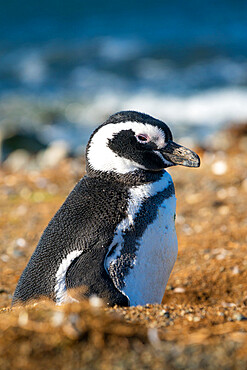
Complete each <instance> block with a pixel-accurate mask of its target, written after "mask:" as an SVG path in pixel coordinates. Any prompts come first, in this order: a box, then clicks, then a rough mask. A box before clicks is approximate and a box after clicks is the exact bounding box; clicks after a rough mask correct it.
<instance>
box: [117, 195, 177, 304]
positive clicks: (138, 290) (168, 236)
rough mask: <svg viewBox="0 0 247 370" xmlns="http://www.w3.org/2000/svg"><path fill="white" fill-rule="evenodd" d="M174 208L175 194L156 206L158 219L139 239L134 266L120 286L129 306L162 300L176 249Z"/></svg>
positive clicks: (174, 259)
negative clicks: (122, 285) (128, 301)
mask: <svg viewBox="0 0 247 370" xmlns="http://www.w3.org/2000/svg"><path fill="white" fill-rule="evenodd" d="M175 207H176V200H175V197H171V198H169V199H166V200H165V201H164V202H163V203H162V205H161V206H160V207H159V209H158V213H157V218H156V219H155V220H154V221H153V223H152V224H150V225H149V226H148V227H147V229H146V230H145V232H144V234H143V236H142V238H141V239H140V240H139V241H138V243H139V248H138V250H137V252H136V257H135V259H134V261H133V267H132V268H131V269H130V270H129V273H128V274H127V275H126V277H125V279H124V283H125V284H124V287H123V288H122V291H123V293H124V294H126V295H127V297H128V298H129V300H130V304H131V305H145V304H147V303H161V301H162V298H163V296H164V293H165V288H166V285H167V282H168V279H169V276H170V274H171V271H172V268H173V266H174V264H175V261H176V258H177V251H178V246H177V236H176V231H175V221H174V218H175V217H174V214H175Z"/></svg>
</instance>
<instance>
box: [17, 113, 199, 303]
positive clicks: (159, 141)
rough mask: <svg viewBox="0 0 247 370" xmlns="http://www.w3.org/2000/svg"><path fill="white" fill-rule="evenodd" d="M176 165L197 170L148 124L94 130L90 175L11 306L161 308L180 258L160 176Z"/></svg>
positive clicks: (125, 120)
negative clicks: (87, 303) (89, 303)
mask: <svg viewBox="0 0 247 370" xmlns="http://www.w3.org/2000/svg"><path fill="white" fill-rule="evenodd" d="M176 164H181V165H185V166H190V167H198V166H199V157H198V156H197V155H196V154H195V153H193V152H192V151H191V150H189V149H187V148H184V147H182V146H179V145H178V144H175V143H174V142H173V141H172V134H171V131H170V129H169V128H168V126H167V125H166V124H165V123H163V122H161V121H159V120H157V119H154V118H153V117H150V116H148V115H146V114H142V113H138V112H133V111H126V112H120V113H117V114H115V115H113V116H111V117H110V118H109V119H108V120H107V121H106V122H105V123H104V124H102V125H101V126H99V127H98V128H97V129H96V130H95V131H94V133H93V134H92V136H91V138H90V140H89V142H88V145H87V149H86V168H87V175H86V176H84V177H83V178H82V179H81V180H80V181H79V183H78V184H77V185H76V186H75V188H74V189H73V190H72V192H71V193H70V194H69V196H68V198H67V199H66V201H65V202H64V204H63V205H62V206H61V208H60V209H59V210H58V212H57V213H56V214H55V216H54V217H53V218H52V220H51V221H50V223H49V225H48V226H47V228H46V229H45V231H44V233H43V235H42V237H41V239H40V241H39V243H38V245H37V247H36V250H35V251H34V253H33V255H32V257H31V259H30V261H29V262H28V265H27V267H26V268H25V270H24V271H23V273H22V276H21V278H20V280H19V282H18V284H17V287H16V290H15V293H14V298H13V304H16V303H26V302H29V301H30V300H33V299H38V298H40V297H48V298H50V299H52V300H54V301H55V302H56V303H58V304H61V303H65V302H70V301H73V300H80V299H83V298H85V297H90V296H92V295H97V296H99V297H100V298H102V299H104V300H105V302H106V303H107V304H109V305H114V304H118V305H138V304H146V303H160V302H161V300H162V297H163V295H164V291H165V287H166V284H167V281H168V278H169V276H170V273H171V270H172V268H173V265H174V263H175V260H176V256H177V238H176V232H175V213H176V199H175V191H174V185H173V182H172V179H171V176H170V175H169V174H168V172H167V171H166V170H165V168H166V167H170V166H173V165H176ZM83 287H85V290H83V289H81V288H83ZM71 292H77V294H74V293H73V294H72V293H71Z"/></svg>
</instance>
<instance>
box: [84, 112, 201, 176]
mask: <svg viewBox="0 0 247 370" xmlns="http://www.w3.org/2000/svg"><path fill="white" fill-rule="evenodd" d="M86 162H87V170H88V172H89V171H90V172H92V171H96V172H108V173H109V172H111V173H112V172H113V173H117V174H126V173H129V172H133V171H136V170H146V171H162V170H163V169H165V168H167V167H171V166H175V165H182V166H187V167H199V166H200V159H199V156H198V155H197V154H196V153H194V152H193V151H192V150H190V149H187V148H185V147H183V146H181V145H179V144H176V143H174V142H173V138H172V133H171V131H170V129H169V127H168V126H167V125H166V124H165V123H164V122H162V121H160V120H158V119H156V118H153V117H151V116H149V115H147V114H144V113H139V112H135V111H123V112H119V113H116V114H114V115H112V116H110V117H109V118H108V119H107V121H105V122H104V123H103V124H102V125H101V126H99V127H98V128H97V129H96V130H95V131H94V132H93V134H92V135H91V137H90V139H89V142H88V145H87V149H86Z"/></svg>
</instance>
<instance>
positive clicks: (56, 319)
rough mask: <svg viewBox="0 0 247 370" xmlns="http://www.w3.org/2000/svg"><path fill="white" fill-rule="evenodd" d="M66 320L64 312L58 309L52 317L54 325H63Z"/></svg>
mask: <svg viewBox="0 0 247 370" xmlns="http://www.w3.org/2000/svg"><path fill="white" fill-rule="evenodd" d="M63 320H64V313H63V312H61V311H57V312H55V313H54V315H53V316H52V318H51V323H52V326H54V327H57V326H61V325H62V323H63Z"/></svg>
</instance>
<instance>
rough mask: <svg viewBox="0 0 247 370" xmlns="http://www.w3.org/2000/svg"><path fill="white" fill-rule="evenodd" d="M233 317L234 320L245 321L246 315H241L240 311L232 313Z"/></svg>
mask: <svg viewBox="0 0 247 370" xmlns="http://www.w3.org/2000/svg"><path fill="white" fill-rule="evenodd" d="M233 319H234V320H236V321H246V320H247V317H246V316H244V315H242V314H241V313H240V312H236V313H234V315H233Z"/></svg>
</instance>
